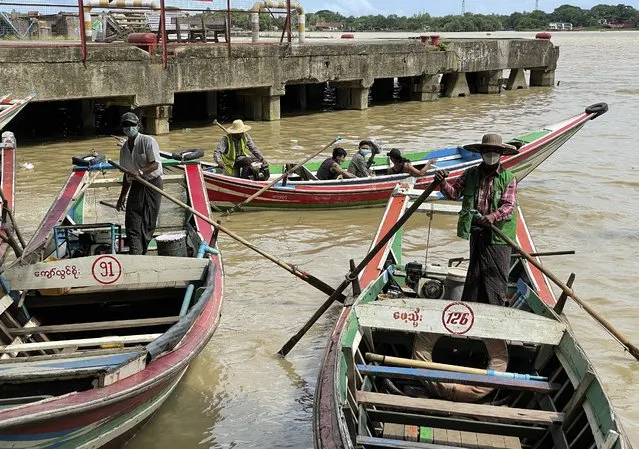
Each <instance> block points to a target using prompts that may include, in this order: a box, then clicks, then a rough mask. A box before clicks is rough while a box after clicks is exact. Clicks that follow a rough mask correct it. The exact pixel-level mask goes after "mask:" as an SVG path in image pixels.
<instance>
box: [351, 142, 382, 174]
mask: <svg viewBox="0 0 639 449" xmlns="http://www.w3.org/2000/svg"><path fill="white" fill-rule="evenodd" d="M379 153H381V150H380V148H379V146H377V144H376V143H375V142H372V141H370V140H362V141H361V142H360V143H359V148H358V150H357V153H355V154H354V155H353V158H352V159H351V163H350V164H348V172H349V173H352V174H354V175H355V176H357V177H358V178H366V177H367V176H375V172H374V171H373V170H371V165H373V162H375V155H376V154H379ZM369 154H370V157H369V158H368V160H366V157H367V156H368V155H369Z"/></svg>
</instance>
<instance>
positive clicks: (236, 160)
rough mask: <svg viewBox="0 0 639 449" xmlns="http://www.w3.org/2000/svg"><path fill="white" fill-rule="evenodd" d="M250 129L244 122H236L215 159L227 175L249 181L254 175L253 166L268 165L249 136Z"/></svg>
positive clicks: (221, 143)
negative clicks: (257, 164) (255, 164)
mask: <svg viewBox="0 0 639 449" xmlns="http://www.w3.org/2000/svg"><path fill="white" fill-rule="evenodd" d="M250 129H251V127H250V126H248V125H245V124H244V122H243V121H242V120H234V121H233V124H232V125H231V126H230V127H229V128H227V132H228V134H227V135H226V136H224V137H222V139H221V140H220V143H218V144H217V148H216V150H215V154H214V155H213V158H214V160H215V162H217V164H218V165H219V166H220V167H221V168H222V169H224V171H225V172H226V174H228V175H231V176H235V177H239V178H247V179H248V178H249V177H250V176H251V175H252V174H253V169H252V166H251V165H252V164H254V163H256V162H261V163H262V166H264V165H266V163H265V162H264V156H262V153H261V152H260V150H258V149H257V147H256V146H255V144H254V143H253V139H251V136H249V135H248V131H249V130H250Z"/></svg>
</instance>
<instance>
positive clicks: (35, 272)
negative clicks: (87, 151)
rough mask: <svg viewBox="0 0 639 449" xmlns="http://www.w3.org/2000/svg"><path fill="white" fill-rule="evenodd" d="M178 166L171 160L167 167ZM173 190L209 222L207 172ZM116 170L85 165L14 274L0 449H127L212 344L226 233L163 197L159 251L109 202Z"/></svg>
mask: <svg viewBox="0 0 639 449" xmlns="http://www.w3.org/2000/svg"><path fill="white" fill-rule="evenodd" d="M176 163H178V161H172V162H171V161H165V165H167V166H169V165H171V164H176ZM183 168H184V171H183V172H182V173H181V174H180V175H173V176H171V175H168V176H164V190H165V191H169V192H172V193H173V194H175V195H182V196H183V197H184V196H185V197H186V198H187V199H188V202H189V203H190V204H191V206H192V207H193V208H194V209H196V210H197V211H199V212H201V213H202V214H205V215H207V216H208V214H209V213H210V206H209V203H208V200H207V197H206V190H205V187H204V181H203V177H202V172H201V168H200V166H199V164H197V162H195V163H185V164H184V166H183ZM120 184H121V178H120V176H119V172H114V171H113V167H111V166H110V165H109V164H104V163H103V164H99V165H96V166H93V167H76V168H75V169H74V170H73V172H72V174H71V176H70V177H69V179H68V180H67V182H66V184H65V185H64V187H63V188H62V190H61V192H60V194H59V195H58V197H57V199H56V200H55V202H54V203H53V205H52V206H51V207H50V209H49V210H48V212H47V213H46V215H45V217H44V219H43V220H42V223H41V224H40V226H39V228H38V230H37V231H36V233H35V234H34V236H33V237H32V238H31V240H30V241H29V243H28V244H27V247H26V249H25V252H24V254H23V256H22V257H21V258H20V259H18V260H17V261H16V262H15V263H13V264H11V265H10V266H8V268H7V269H6V270H5V272H4V273H3V276H4V282H3V284H4V285H5V287H6V286H7V285H8V287H9V288H10V290H9V291H8V293H6V294H4V296H3V297H2V298H1V299H0V311H1V312H2V315H0V319H1V320H2V326H0V339H1V340H2V344H1V345H0V354H1V355H0V447H2V448H8V447H24V448H26V447H29V448H45V447H46V448H49V447H68V448H71V447H73V448H97V447H103V446H109V447H118V446H121V445H122V444H123V443H124V442H125V441H126V440H127V439H128V438H130V437H131V435H132V434H133V433H134V432H135V431H136V430H137V429H138V428H139V427H140V426H142V425H143V424H144V423H145V422H146V421H147V420H148V419H149V418H150V417H151V415H152V414H153V413H154V412H155V411H156V410H157V409H158V407H160V406H161V405H162V403H163V402H164V401H165V400H166V398H167V397H168V396H169V394H171V392H172V391H173V389H174V388H175V387H176V385H177V384H178V382H179V381H180V379H181V378H182V376H184V374H185V372H186V370H187V368H188V366H189V364H190V363H191V361H192V360H193V359H194V358H195V357H196V356H197V355H198V353H200V351H202V349H203V348H204V346H205V345H206V344H207V342H208V341H209V339H210V338H211V337H212V335H213V333H214V331H215V329H216V327H217V325H218V322H219V319H220V313H221V307H222V298H223V267H222V260H221V256H220V255H219V252H218V251H217V249H216V248H215V246H216V245H215V239H216V234H215V233H214V229H213V228H212V227H211V226H210V225H209V224H207V223H205V222H204V221H202V220H201V219H199V218H194V217H193V216H192V215H190V214H188V215H185V212H184V210H182V209H179V208H177V207H174V208H172V204H173V203H170V202H167V201H163V203H162V206H161V213H160V219H159V224H158V228H157V230H156V232H157V233H158V234H159V235H157V236H156V237H155V239H154V241H152V244H151V249H150V251H149V253H148V254H147V255H143V256H141V255H130V254H127V251H128V248H126V247H125V245H124V235H125V233H126V229H124V226H123V225H122V223H121V221H123V219H124V217H123V216H124V214H121V213H117V212H116V211H115V210H113V209H112V208H109V207H104V206H102V203H100V201H108V200H110V199H111V198H112V197H113V194H114V191H115V192H119V189H120Z"/></svg>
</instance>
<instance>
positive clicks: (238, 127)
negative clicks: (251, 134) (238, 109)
mask: <svg viewBox="0 0 639 449" xmlns="http://www.w3.org/2000/svg"><path fill="white" fill-rule="evenodd" d="M249 129H251V127H250V126H248V125H245V124H244V122H243V121H242V120H239V119H238V120H233V124H232V125H231V126H229V127H228V128H227V129H226V130H227V131H228V133H229V134H242V133H245V132H247V131H248V130H249Z"/></svg>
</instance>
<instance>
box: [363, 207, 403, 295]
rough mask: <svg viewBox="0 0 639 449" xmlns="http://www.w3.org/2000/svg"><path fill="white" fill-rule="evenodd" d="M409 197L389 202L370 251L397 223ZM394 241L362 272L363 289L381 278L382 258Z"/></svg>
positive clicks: (385, 246)
mask: <svg viewBox="0 0 639 449" xmlns="http://www.w3.org/2000/svg"><path fill="white" fill-rule="evenodd" d="M407 199H408V197H407V196H406V195H398V196H393V197H391V199H390V200H389V202H388V206H387V207H386V211H385V212H384V217H383V218H382V222H381V223H380V224H379V228H378V230H377V235H376V237H375V240H374V241H373V243H372V245H371V247H370V249H372V248H373V247H374V246H375V245H377V243H379V241H380V240H381V239H382V237H384V235H386V233H387V232H388V231H390V230H391V228H392V227H393V226H394V225H395V223H397V220H399V217H400V216H401V215H402V212H403V211H404V204H405V203H406V201H407ZM392 241H393V240H392V239H391V240H389V241H388V243H386V245H384V248H382V250H380V251H379V252H378V253H377V255H376V256H375V257H374V258H373V259H372V260H371V261H370V262H369V263H368V265H366V268H364V270H363V271H362V275H361V276H360V280H359V282H360V285H361V286H362V288H366V287H367V286H368V284H370V283H371V282H373V281H374V280H375V279H377V278H378V277H379V275H380V274H381V272H382V271H381V270H380V269H379V266H380V264H381V263H382V261H383V260H382V258H384V257H385V255H386V250H387V249H388V247H389V245H390V244H391V243H392Z"/></svg>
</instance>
